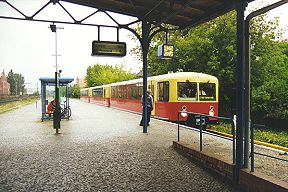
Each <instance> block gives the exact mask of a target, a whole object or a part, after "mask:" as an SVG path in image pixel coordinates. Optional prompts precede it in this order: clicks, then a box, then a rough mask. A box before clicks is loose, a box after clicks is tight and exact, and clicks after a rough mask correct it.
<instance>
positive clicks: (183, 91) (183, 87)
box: [177, 80, 197, 101]
mask: <svg viewBox="0 0 288 192" xmlns="http://www.w3.org/2000/svg"><path fill="white" fill-rule="evenodd" d="M177 87H178V100H194V101H196V100H197V83H194V82H189V81H188V80H187V81H186V82H178V85H177Z"/></svg>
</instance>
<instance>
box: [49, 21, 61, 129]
mask: <svg viewBox="0 0 288 192" xmlns="http://www.w3.org/2000/svg"><path fill="white" fill-rule="evenodd" d="M50 29H51V31H52V32H53V33H55V62H56V71H55V82H54V83H55V102H56V106H55V110H54V112H53V128H54V129H56V134H57V133H58V129H59V128H60V120H61V116H60V105H59V80H58V60H57V58H58V57H57V56H58V53H57V27H56V25H54V24H53V25H50Z"/></svg>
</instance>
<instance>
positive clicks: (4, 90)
mask: <svg viewBox="0 0 288 192" xmlns="http://www.w3.org/2000/svg"><path fill="white" fill-rule="evenodd" d="M0 95H10V84H9V83H8V81H7V77H6V76H5V73H4V70H3V72H2V73H1V74H0Z"/></svg>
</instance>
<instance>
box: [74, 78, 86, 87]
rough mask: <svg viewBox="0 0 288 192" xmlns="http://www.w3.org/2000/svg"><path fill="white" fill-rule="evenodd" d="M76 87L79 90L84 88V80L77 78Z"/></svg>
mask: <svg viewBox="0 0 288 192" xmlns="http://www.w3.org/2000/svg"><path fill="white" fill-rule="evenodd" d="M76 85H78V86H79V87H80V88H83V87H86V83H85V79H81V78H79V77H77V79H76Z"/></svg>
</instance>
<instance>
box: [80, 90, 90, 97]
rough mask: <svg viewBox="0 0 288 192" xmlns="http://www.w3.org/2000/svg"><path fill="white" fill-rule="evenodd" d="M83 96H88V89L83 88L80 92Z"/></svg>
mask: <svg viewBox="0 0 288 192" xmlns="http://www.w3.org/2000/svg"><path fill="white" fill-rule="evenodd" d="M80 94H81V96H88V90H83V91H81V92H80Z"/></svg>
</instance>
